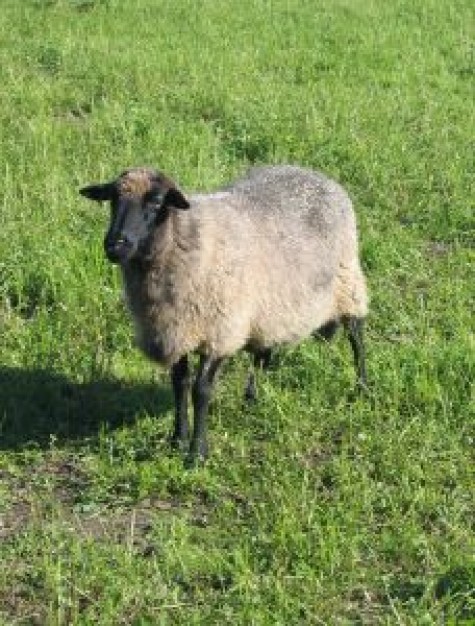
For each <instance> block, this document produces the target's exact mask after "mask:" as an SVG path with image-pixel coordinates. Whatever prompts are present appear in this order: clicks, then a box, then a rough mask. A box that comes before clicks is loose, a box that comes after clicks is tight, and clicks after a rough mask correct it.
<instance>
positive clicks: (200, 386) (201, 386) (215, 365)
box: [187, 356, 223, 467]
mask: <svg viewBox="0 0 475 626" xmlns="http://www.w3.org/2000/svg"><path fill="white" fill-rule="evenodd" d="M222 361H223V359H222V358H219V359H216V358H212V357H208V356H200V363H199V366H198V373H197V375H196V378H195V381H194V383H193V388H192V398H193V409H194V423H193V435H192V438H191V443H190V453H189V457H188V461H187V465H188V466H189V467H192V466H194V465H195V464H196V461H198V460H199V459H204V458H206V457H207V456H208V441H207V430H208V425H207V416H208V407H209V402H210V400H211V392H212V389H213V382H214V379H215V376H216V373H217V371H218V369H219V366H220V365H221V363H222Z"/></svg>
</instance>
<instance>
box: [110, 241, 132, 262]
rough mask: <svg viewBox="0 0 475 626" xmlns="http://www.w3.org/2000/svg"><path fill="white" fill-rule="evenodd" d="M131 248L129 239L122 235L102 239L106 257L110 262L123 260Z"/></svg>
mask: <svg viewBox="0 0 475 626" xmlns="http://www.w3.org/2000/svg"><path fill="white" fill-rule="evenodd" d="M131 248H132V243H131V241H130V240H129V239H128V238H127V237H124V236H120V237H109V236H108V237H106V239H105V241H104V249H105V252H106V255H107V258H108V259H109V261H111V263H120V261H124V260H125V259H126V258H127V256H128V254H129V252H130V250H131Z"/></svg>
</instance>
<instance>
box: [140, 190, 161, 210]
mask: <svg viewBox="0 0 475 626" xmlns="http://www.w3.org/2000/svg"><path fill="white" fill-rule="evenodd" d="M162 200H163V196H162V195H161V194H160V193H157V192H156V191H151V192H150V193H148V194H147V195H146V196H145V198H144V203H145V205H146V206H147V207H150V208H152V209H159V208H160V206H161V204H162Z"/></svg>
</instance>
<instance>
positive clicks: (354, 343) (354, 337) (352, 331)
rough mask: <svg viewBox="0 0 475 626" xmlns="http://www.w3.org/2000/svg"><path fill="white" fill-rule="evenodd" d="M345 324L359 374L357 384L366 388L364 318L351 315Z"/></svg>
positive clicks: (357, 373) (363, 388) (361, 387)
mask: <svg viewBox="0 0 475 626" xmlns="http://www.w3.org/2000/svg"><path fill="white" fill-rule="evenodd" d="M344 323H345V326H346V329H347V331H348V338H349V340H350V344H351V349H352V350H353V357H354V360H355V369H356V375H357V384H358V387H359V389H361V390H365V389H366V387H367V379H366V358H365V350H364V344H363V324H364V322H363V320H362V319H361V318H359V317H350V318H348V319H346V320H345V322H344Z"/></svg>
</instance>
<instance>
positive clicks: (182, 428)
mask: <svg viewBox="0 0 475 626" xmlns="http://www.w3.org/2000/svg"><path fill="white" fill-rule="evenodd" d="M171 380H172V387H173V395H174V398H175V426H174V429H173V434H172V440H171V441H172V446H173V447H174V448H180V447H181V445H182V444H183V443H184V442H185V441H186V440H187V439H188V392H189V390H190V382H191V380H190V370H189V366H188V357H187V355H186V354H185V356H182V357H181V359H180V360H179V361H177V363H175V364H174V365H173V366H172V369H171Z"/></svg>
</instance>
